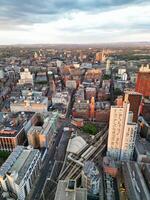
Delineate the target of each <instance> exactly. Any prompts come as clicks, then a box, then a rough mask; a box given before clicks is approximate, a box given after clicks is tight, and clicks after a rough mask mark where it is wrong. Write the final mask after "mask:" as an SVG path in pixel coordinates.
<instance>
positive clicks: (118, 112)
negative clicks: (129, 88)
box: [107, 99, 137, 160]
mask: <svg viewBox="0 0 150 200" xmlns="http://www.w3.org/2000/svg"><path fill="white" fill-rule="evenodd" d="M129 110H130V103H129V102H128V100H126V99H125V101H124V102H123V105H122V106H120V105H117V106H112V107H111V112H110V121H109V135H108V145H107V154H108V156H110V157H112V158H114V159H116V160H130V159H132V156H133V150H134V145H135V137H136V133H137V124H136V123H134V122H132V119H133V113H132V112H130V111H129Z"/></svg>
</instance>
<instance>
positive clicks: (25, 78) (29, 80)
mask: <svg viewBox="0 0 150 200" xmlns="http://www.w3.org/2000/svg"><path fill="white" fill-rule="evenodd" d="M18 84H19V85H23V84H31V85H33V75H32V74H31V72H30V71H29V69H28V68H25V69H24V71H23V72H20V80H19V82H18Z"/></svg>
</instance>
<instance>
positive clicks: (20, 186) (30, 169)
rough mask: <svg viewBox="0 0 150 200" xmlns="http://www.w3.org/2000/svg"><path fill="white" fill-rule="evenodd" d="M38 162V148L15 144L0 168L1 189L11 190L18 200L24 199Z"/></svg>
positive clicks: (31, 184)
mask: <svg viewBox="0 0 150 200" xmlns="http://www.w3.org/2000/svg"><path fill="white" fill-rule="evenodd" d="M40 164H41V154H40V151H39V150H37V149H32V148H29V147H28V148H25V147H23V146H17V147H16V148H15V149H14V151H13V152H12V153H11V154H10V156H9V157H8V159H7V160H6V161H5V163H4V164H3V165H2V166H1V168H0V183H1V186H2V189H3V191H5V192H12V193H14V194H15V195H16V196H17V199H18V200H24V199H25V198H26V196H27V195H28V194H29V192H30V190H31V188H32V186H33V183H34V181H35V179H36V177H37V174H38V171H39V169H40Z"/></svg>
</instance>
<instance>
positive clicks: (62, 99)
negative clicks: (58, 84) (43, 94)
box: [52, 92, 70, 106]
mask: <svg viewBox="0 0 150 200" xmlns="http://www.w3.org/2000/svg"><path fill="white" fill-rule="evenodd" d="M69 101H70V95H69V93H68V92H56V93H55V94H53V96H52V103H53V104H64V105H66V106H67V105H68V103H69Z"/></svg>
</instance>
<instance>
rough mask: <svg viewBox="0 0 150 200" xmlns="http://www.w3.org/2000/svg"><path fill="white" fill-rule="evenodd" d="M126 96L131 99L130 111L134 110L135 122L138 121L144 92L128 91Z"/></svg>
mask: <svg viewBox="0 0 150 200" xmlns="http://www.w3.org/2000/svg"><path fill="white" fill-rule="evenodd" d="M124 98H125V99H128V100H129V103H130V111H132V112H133V122H137V120H138V116H139V114H140V110H141V103H142V94H141V93H138V92H134V91H126V92H125V97H124Z"/></svg>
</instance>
